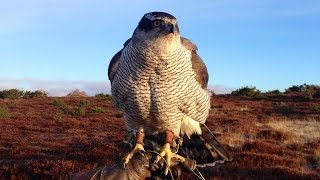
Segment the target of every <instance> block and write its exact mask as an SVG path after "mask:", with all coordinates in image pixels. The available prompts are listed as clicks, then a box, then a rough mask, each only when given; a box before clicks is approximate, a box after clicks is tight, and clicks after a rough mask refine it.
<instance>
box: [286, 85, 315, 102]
mask: <svg viewBox="0 0 320 180" xmlns="http://www.w3.org/2000/svg"><path fill="white" fill-rule="evenodd" d="M285 93H287V94H288V93H299V94H300V96H301V97H302V99H303V100H305V101H311V100H313V99H314V98H319V97H320V86H319V85H309V84H303V85H293V86H292V87H289V88H288V89H286V90H285Z"/></svg>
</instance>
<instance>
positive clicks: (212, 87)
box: [208, 84, 235, 94]
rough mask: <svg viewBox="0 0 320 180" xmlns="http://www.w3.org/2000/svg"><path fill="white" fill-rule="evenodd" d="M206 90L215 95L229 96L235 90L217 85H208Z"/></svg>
mask: <svg viewBox="0 0 320 180" xmlns="http://www.w3.org/2000/svg"><path fill="white" fill-rule="evenodd" d="M208 89H210V90H213V92H214V93H215V94H230V93H231V91H233V90H234V89H235V88H232V87H229V86H225V85H221V84H219V85H218V84H217V85H209V86H208Z"/></svg>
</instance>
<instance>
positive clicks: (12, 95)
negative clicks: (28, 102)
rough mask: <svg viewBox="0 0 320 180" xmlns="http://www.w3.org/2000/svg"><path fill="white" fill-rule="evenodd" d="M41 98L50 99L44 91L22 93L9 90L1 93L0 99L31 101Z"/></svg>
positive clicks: (16, 90)
mask: <svg viewBox="0 0 320 180" xmlns="http://www.w3.org/2000/svg"><path fill="white" fill-rule="evenodd" d="M40 97H48V94H47V93H46V92H45V91H43V90H36V91H21V90H18V89H9V90H2V91H0V98H2V99H20V98H24V99H30V98H40Z"/></svg>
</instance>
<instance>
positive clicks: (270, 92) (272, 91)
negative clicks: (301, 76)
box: [266, 89, 282, 94]
mask: <svg viewBox="0 0 320 180" xmlns="http://www.w3.org/2000/svg"><path fill="white" fill-rule="evenodd" d="M266 94H282V92H281V91H279V90H278V89H275V90H271V91H267V92H266Z"/></svg>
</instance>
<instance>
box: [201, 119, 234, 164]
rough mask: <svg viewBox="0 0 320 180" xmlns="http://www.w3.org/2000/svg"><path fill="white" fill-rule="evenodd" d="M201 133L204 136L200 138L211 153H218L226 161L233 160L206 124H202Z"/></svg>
mask: <svg viewBox="0 0 320 180" xmlns="http://www.w3.org/2000/svg"><path fill="white" fill-rule="evenodd" d="M201 131H202V136H200V139H201V140H202V141H203V142H204V143H205V146H206V147H207V148H208V149H209V150H210V152H211V153H217V154H218V155H220V156H221V157H222V158H223V159H224V160H226V161H231V160H232V157H231V156H230V154H229V153H228V152H227V150H226V149H225V148H224V147H223V146H222V145H221V143H220V142H219V141H218V140H217V138H216V137H215V136H214V135H213V133H212V132H211V131H210V130H209V128H208V127H207V126H206V125H205V124H201Z"/></svg>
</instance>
